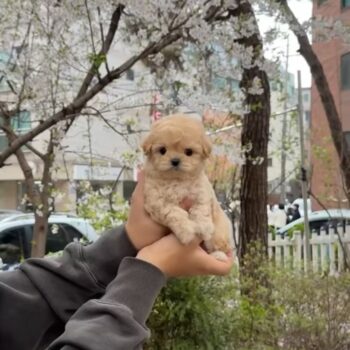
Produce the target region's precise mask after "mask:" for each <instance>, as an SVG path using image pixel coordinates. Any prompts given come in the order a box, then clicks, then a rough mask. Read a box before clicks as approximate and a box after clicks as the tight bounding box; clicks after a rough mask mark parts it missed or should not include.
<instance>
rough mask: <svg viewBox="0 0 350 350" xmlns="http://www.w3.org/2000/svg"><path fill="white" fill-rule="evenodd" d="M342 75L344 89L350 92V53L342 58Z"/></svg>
mask: <svg viewBox="0 0 350 350" xmlns="http://www.w3.org/2000/svg"><path fill="white" fill-rule="evenodd" d="M349 1H350V0H349ZM349 4H350V3H349ZM340 75H341V76H340V79H341V87H342V89H343V90H350V52H349V53H347V54H345V55H343V56H342V57H341V64H340Z"/></svg>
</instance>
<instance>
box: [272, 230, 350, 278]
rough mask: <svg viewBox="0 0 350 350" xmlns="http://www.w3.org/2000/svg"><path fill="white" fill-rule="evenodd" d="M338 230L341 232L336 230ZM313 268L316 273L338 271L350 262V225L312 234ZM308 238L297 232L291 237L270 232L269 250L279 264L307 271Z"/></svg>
mask: <svg viewBox="0 0 350 350" xmlns="http://www.w3.org/2000/svg"><path fill="white" fill-rule="evenodd" d="M337 232H338V233H337ZM310 236H311V237H310V255H311V262H310V265H309V266H310V267H311V268H312V270H313V271H314V272H315V273H317V272H320V273H322V272H328V273H330V274H333V275H334V274H337V273H339V272H341V271H344V270H345V268H346V266H349V265H350V227H349V226H346V228H345V230H344V229H343V228H342V227H341V228H340V227H338V228H329V229H328V231H326V230H321V231H320V232H312V233H311V235H310ZM304 242H305V237H304V234H303V232H300V231H295V232H294V233H293V234H292V235H291V237H288V236H285V237H281V236H280V235H275V236H273V235H272V234H271V233H269V235H268V253H269V257H270V259H271V260H272V261H274V262H275V264H276V265H278V266H283V267H288V268H292V269H300V270H303V271H306V267H307V265H306V259H304V256H305V245H304Z"/></svg>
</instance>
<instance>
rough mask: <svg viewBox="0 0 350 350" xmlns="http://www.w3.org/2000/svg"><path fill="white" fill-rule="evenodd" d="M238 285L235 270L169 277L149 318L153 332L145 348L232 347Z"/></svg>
mask: <svg viewBox="0 0 350 350" xmlns="http://www.w3.org/2000/svg"><path fill="white" fill-rule="evenodd" d="M236 286H237V282H236V279H235V277H234V274H232V276H230V277H229V278H219V277H197V278H186V279H178V280H177V279H174V280H171V281H169V283H168V285H167V287H166V288H164V289H163V291H162V292H161V294H160V295H159V297H158V299H157V301H156V304H155V306H154V308H153V311H152V314H151V316H150V318H149V320H148V326H149V327H150V329H151V331H152V336H151V339H150V341H149V342H148V343H147V344H146V346H145V349H154V350H170V349H171V350H188V349H191V350H192V349H193V350H195V349H207V350H214V349H215V350H216V349H231V347H230V346H229V345H230V338H231V331H232V330H231V316H232V311H233V303H234V300H235V299H237V296H236V293H237V289H236Z"/></svg>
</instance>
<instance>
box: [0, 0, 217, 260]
mask: <svg viewBox="0 0 350 350" xmlns="http://www.w3.org/2000/svg"><path fill="white" fill-rule="evenodd" d="M101 5H103V6H101ZM177 5H179V11H178V12H176V11H174V10H176V6H177ZM152 6H153V7H156V8H159V6H158V5H157V4H152V3H151V2H150V3H149V4H148V5H145V7H144V6H143V4H139V3H138V2H134V3H132V2H129V3H128V5H127V7H125V6H124V5H122V4H119V5H114V2H112V1H111V2H110V3H105V2H103V3H102V2H101V3H100V2H99V1H90V2H89V1H88V0H85V1H80V2H75V3H71V2H61V1H57V2H52V3H48V4H45V5H42V4H41V3H40V2H37V1H24V2H23V1H15V2H13V1H5V2H3V3H2V4H1V11H0V12H1V14H2V18H1V19H2V21H1V26H0V33H1V35H2V37H3V38H4V39H3V40H2V42H1V47H3V48H4V49H5V50H8V51H9V52H10V55H9V59H8V61H7V62H6V65H5V67H4V72H3V73H2V76H1V80H2V81H4V82H5V84H6V86H7V87H8V88H9V89H10V92H11V96H12V99H11V100H10V101H8V100H6V99H3V100H1V103H0V107H1V119H2V122H1V124H0V128H1V129H2V130H3V131H4V132H5V134H6V135H7V138H8V141H9V146H8V147H7V148H5V149H4V150H3V151H2V152H1V153H0V167H3V166H5V165H6V163H5V162H6V161H7V160H8V159H9V157H10V156H11V155H12V154H15V155H16V157H17V160H18V163H19V164H20V166H21V169H22V171H23V174H24V175H25V181H26V184H27V195H28V198H29V200H30V202H31V204H32V206H33V209H34V212H35V219H36V224H35V227H34V238H33V241H34V243H35V244H33V247H32V256H42V255H43V254H44V252H45V242H46V232H47V220H48V216H49V215H50V212H51V211H52V205H51V204H50V193H51V190H52V189H53V182H52V174H51V167H52V165H53V163H54V154H55V148H57V147H58V146H59V144H60V142H61V140H62V139H63V137H64V135H65V134H66V132H67V131H68V130H69V128H70V127H71V125H72V123H73V122H74V120H75V119H76V118H77V117H78V116H79V115H84V114H89V110H90V109H93V110H94V111H97V112H98V109H97V108H96V107H95V106H96V103H97V102H96V101H97V100H96V97H97V96H98V95H99V94H100V93H101V92H102V91H103V90H106V89H107V87H109V86H110V85H111V83H112V82H113V81H114V80H117V79H119V78H120V77H121V76H122V74H124V73H125V72H126V71H127V70H128V69H130V68H131V67H132V66H133V65H134V64H135V63H136V62H139V61H141V60H143V59H145V58H146V57H151V56H155V55H156V54H157V53H159V52H161V51H162V50H163V49H164V48H166V47H167V46H168V45H170V44H172V43H173V42H175V41H177V40H179V39H181V38H185V37H186V32H188V31H190V30H191V28H192V27H193V26H194V25H196V24H197V23H198V22H199V23H200V22H201V21H202V22H205V23H207V22H210V21H212V20H213V18H214V17H215V15H216V14H217V13H219V12H220V10H222V8H221V7H214V8H212V6H211V5H210V4H207V3H206V2H203V6H204V12H203V11H202V9H203V8H202V7H196V8H195V9H193V11H182V10H183V9H184V8H186V2H181V4H177V3H176V4H175V3H171V4H164V5H160V6H161V7H162V10H163V11H164V14H163V16H162V17H161V21H160V22H162V23H159V21H158V22H157V21H156V19H157V16H158V15H157V13H158V11H155V12H154V11H153V10H154V9H153V8H152ZM91 8H93V11H92V10H91ZM145 9H146V10H148V11H146V12H145V13H143V11H144V10H145ZM110 13H112V16H111V18H110V19H109V20H107V18H108V17H109V14H110ZM125 13H127V14H128V16H129V17H130V18H135V17H137V16H138V17H142V16H143V15H144V14H147V16H148V19H150V18H152V22H149V27H148V28H150V30H151V31H152V35H151V36H149V37H143V34H144V33H141V32H138V33H137V34H136V36H134V39H136V38H137V40H135V42H134V43H133V45H134V47H137V49H136V51H137V52H136V53H135V54H134V55H132V56H131V57H130V58H129V59H127V60H126V61H125V62H124V63H122V64H121V65H120V66H119V67H117V68H113V69H112V68H110V62H109V59H108V53H109V51H110V48H111V47H112V46H113V44H114V38H115V34H116V32H117V29H118V26H119V22H120V20H121V18H122V17H123V15H124V14H125ZM141 14H142V15H141ZM124 17H126V16H124ZM168 20H169V22H168ZM106 22H107V23H108V30H107V31H106V32H105V30H104V23H106ZM159 24H163V25H165V27H160V26H159ZM77 28H79V30H77ZM125 32H126V33H127V31H125ZM99 46H100V49H99V50H98V47H99ZM81 67H82V69H81ZM27 109H30V110H34V111H35V113H36V123H33V127H32V128H31V129H30V130H29V131H27V132H24V133H22V134H20V133H19V132H17V130H16V129H15V128H13V120H14V119H15V118H20V113H21V112H22V111H23V110H27ZM47 130H49V134H50V136H49V139H48V140H47V148H46V150H45V151H41V150H38V149H36V148H34V146H32V145H30V141H32V140H33V139H34V138H35V137H36V136H38V135H39V134H41V133H43V132H45V131H47ZM23 146H26V147H28V148H29V149H30V150H31V151H32V152H33V153H34V154H35V155H36V156H37V157H39V158H40V159H41V160H42V161H43V163H44V166H43V173H42V181H41V186H40V187H39V188H37V187H36V186H35V181H34V176H33V172H32V169H31V167H30V165H29V163H28V160H27V159H26V155H25V153H24V152H23V149H22V147H23Z"/></svg>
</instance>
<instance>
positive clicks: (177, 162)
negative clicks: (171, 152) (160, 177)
mask: <svg viewBox="0 0 350 350" xmlns="http://www.w3.org/2000/svg"><path fill="white" fill-rule="evenodd" d="M179 164H180V159H179V158H173V159H172V160H171V165H172V166H179Z"/></svg>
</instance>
